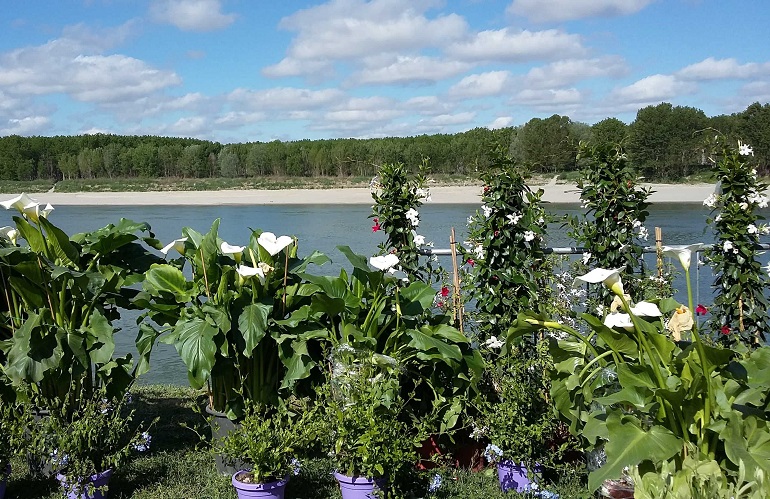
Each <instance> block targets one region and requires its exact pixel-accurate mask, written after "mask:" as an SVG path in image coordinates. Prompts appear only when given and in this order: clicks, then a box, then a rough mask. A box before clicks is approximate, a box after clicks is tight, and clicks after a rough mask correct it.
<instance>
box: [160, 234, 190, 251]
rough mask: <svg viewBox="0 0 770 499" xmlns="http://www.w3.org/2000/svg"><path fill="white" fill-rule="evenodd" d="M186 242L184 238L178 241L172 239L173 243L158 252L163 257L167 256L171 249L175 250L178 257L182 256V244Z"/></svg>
mask: <svg viewBox="0 0 770 499" xmlns="http://www.w3.org/2000/svg"><path fill="white" fill-rule="evenodd" d="M186 242H187V238H186V237H182V238H180V239H174V240H173V241H171V242H170V243H168V244H167V245H165V246H164V247H163V248H162V249H161V250H160V252H161V253H163V254H164V255H168V252H169V251H171V250H172V249H175V250H177V252H178V253H179V254H180V255H184V243H186Z"/></svg>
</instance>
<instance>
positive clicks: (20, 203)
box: [0, 192, 36, 214]
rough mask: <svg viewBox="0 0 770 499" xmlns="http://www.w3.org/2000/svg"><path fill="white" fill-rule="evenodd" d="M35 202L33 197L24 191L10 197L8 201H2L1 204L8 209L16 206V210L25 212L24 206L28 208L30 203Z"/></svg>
mask: <svg viewBox="0 0 770 499" xmlns="http://www.w3.org/2000/svg"><path fill="white" fill-rule="evenodd" d="M35 202H36V201H35V200H34V199H32V198H31V197H29V196H27V195H26V194H25V193H23V192H22V193H21V194H19V195H18V196H16V197H15V198H13V199H9V200H8V201H0V206H2V207H3V208H5V209H6V210H10V209H11V208H15V209H16V211H18V212H19V213H22V214H23V213H24V208H26V207H27V206H28V205H30V204H32V203H35Z"/></svg>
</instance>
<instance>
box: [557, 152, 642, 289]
mask: <svg viewBox="0 0 770 499" xmlns="http://www.w3.org/2000/svg"><path fill="white" fill-rule="evenodd" d="M579 158H580V159H581V160H584V162H583V165H584V167H583V170H582V177H581V178H580V180H578V183H577V185H578V187H579V188H580V189H581V192H580V200H581V202H582V206H583V208H585V210H586V212H585V215H583V216H581V217H573V218H571V219H570V220H569V225H570V227H571V230H570V233H569V234H570V236H571V237H572V238H573V239H574V240H575V242H577V243H578V245H579V246H582V247H584V248H586V250H587V253H586V254H584V255H583V263H584V264H587V265H591V266H596V267H600V268H605V269H620V270H621V272H623V274H624V276H626V278H625V281H626V284H627V286H626V287H627V289H626V292H627V293H630V294H632V295H635V294H636V293H637V292H638V291H641V290H642V289H641V287H642V284H643V282H642V281H643V279H642V278H641V275H642V273H643V270H644V269H643V268H642V267H641V266H642V265H643V260H642V258H641V257H642V246H641V245H640V243H639V241H641V240H646V239H647V235H648V234H647V229H646V228H645V227H644V222H645V220H646V219H647V216H648V215H649V213H648V211H647V207H648V206H649V203H648V202H647V198H648V196H649V195H650V192H651V191H650V189H649V188H644V187H641V186H640V185H639V179H638V178H637V176H636V174H635V171H634V169H633V168H632V167H631V165H630V164H629V162H628V158H627V156H626V154H625V153H624V152H623V149H622V148H621V147H620V146H619V145H616V144H601V145H596V146H591V145H589V144H586V143H583V144H581V145H580V154H579ZM634 274H636V275H637V276H639V277H636V278H635V277H632V276H634ZM599 291H600V293H601V294H600V296H599V298H600V299H602V301H604V299H606V298H607V292H606V291H603V290H599Z"/></svg>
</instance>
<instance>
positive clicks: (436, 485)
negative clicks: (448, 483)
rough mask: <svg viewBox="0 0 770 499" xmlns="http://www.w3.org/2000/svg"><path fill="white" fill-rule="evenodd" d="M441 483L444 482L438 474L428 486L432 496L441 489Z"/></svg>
mask: <svg viewBox="0 0 770 499" xmlns="http://www.w3.org/2000/svg"><path fill="white" fill-rule="evenodd" d="M441 482H442V479H441V475H439V474H438V473H437V474H435V475H433V478H432V479H431V481H430V485H428V492H430V493H431V494H432V493H434V492H436V491H437V490H438V489H440V488H441Z"/></svg>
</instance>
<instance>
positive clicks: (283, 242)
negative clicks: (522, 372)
mask: <svg viewBox="0 0 770 499" xmlns="http://www.w3.org/2000/svg"><path fill="white" fill-rule="evenodd" d="M292 242H294V239H292V238H291V237H289V236H280V237H276V236H275V234H273V233H272V232H263V233H262V234H260V235H259V238H257V243H259V245H260V246H262V247H263V248H264V249H265V251H267V252H268V253H270V256H275V255H277V254H278V253H280V252H281V250H283V249H284V248H285V247H287V246H288V245H290V244H291V243H292Z"/></svg>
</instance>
